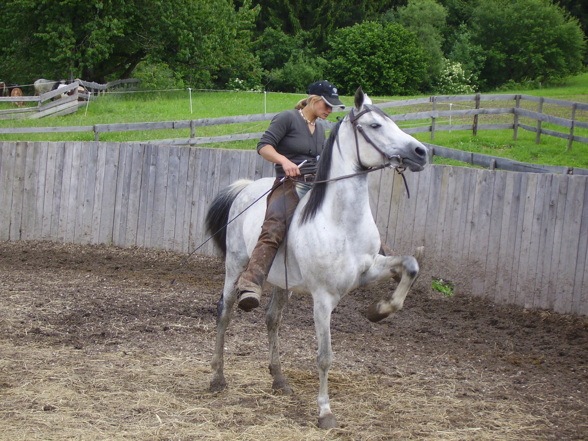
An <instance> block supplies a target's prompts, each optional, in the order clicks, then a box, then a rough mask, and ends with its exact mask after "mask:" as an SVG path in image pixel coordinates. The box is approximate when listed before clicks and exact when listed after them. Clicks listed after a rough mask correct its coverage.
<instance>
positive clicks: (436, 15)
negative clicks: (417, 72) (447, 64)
mask: <svg viewBox="0 0 588 441" xmlns="http://www.w3.org/2000/svg"><path fill="white" fill-rule="evenodd" d="M395 15H396V20H397V22H398V23H400V24H401V25H402V26H404V27H405V28H406V29H408V30H410V31H412V32H414V33H415V34H416V35H417V37H418V40H419V42H420V44H421V47H422V48H423V54H424V56H425V63H426V65H427V78H426V87H427V88H428V89H431V88H432V86H433V84H434V83H435V81H436V79H437V78H438V77H439V75H440V73H441V69H442V67H443V59H444V57H443V49H442V46H443V34H444V32H445V28H446V18H447V11H446V10H445V8H444V7H443V6H442V5H440V4H439V3H437V2H436V1H435V0H408V4H407V5H406V6H402V7H399V8H398V9H397V11H396V14H395Z"/></svg>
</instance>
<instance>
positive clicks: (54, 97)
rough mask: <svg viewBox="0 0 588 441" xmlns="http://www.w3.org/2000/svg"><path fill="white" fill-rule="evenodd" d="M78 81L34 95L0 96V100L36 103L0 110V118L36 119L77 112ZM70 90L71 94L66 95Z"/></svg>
mask: <svg viewBox="0 0 588 441" xmlns="http://www.w3.org/2000/svg"><path fill="white" fill-rule="evenodd" d="M79 85H80V84H79V83H78V82H77V81H76V82H73V83H71V84H68V85H66V86H64V87H63V88H60V89H58V90H51V91H49V92H46V93H43V94H41V95H36V96H19V97H6V98H0V102H11V103H16V102H23V103H31V102H32V103H37V105H36V106H26V105H25V106H22V107H20V106H19V107H16V108H10V109H2V110H0V119H22V118H27V119H38V118H44V117H46V116H61V115H68V114H70V113H74V112H77V110H78V98H79V95H78V87H79ZM69 92H71V93H72V94H71V95H66V94H68V93H69Z"/></svg>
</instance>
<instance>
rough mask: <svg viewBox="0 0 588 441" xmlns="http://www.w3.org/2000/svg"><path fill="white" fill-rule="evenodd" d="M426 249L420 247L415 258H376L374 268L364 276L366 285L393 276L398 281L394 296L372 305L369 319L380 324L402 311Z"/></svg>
mask: <svg viewBox="0 0 588 441" xmlns="http://www.w3.org/2000/svg"><path fill="white" fill-rule="evenodd" d="M423 253H424V248H423V247H419V248H417V251H416V253H415V256H414V257H413V256H396V257H392V256H376V260H375V262H374V265H372V268H370V270H369V271H368V273H366V274H365V275H364V277H365V282H367V283H366V284H370V283H374V282H378V281H382V280H386V279H388V278H390V277H391V276H392V277H393V278H394V279H395V280H397V281H398V286H397V287H396V289H395V290H394V292H393V293H392V295H390V296H387V297H384V298H382V299H380V300H378V301H376V302H374V303H372V304H371V305H370V307H369V308H368V311H367V318H368V320H370V321H371V322H379V321H380V320H383V319H385V318H386V317H388V316H389V315H390V314H392V313H393V312H396V311H398V310H400V309H402V306H403V305H404V300H405V299H406V296H407V294H408V291H409V290H410V288H411V287H412V284H413V283H414V281H415V280H416V278H417V276H418V274H419V264H418V260H419V259H421V258H422V255H423Z"/></svg>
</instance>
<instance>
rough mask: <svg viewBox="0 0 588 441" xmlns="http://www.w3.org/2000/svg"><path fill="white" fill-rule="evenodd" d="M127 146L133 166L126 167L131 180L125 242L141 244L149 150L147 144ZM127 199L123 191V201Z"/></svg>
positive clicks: (135, 244)
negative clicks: (144, 178)
mask: <svg viewBox="0 0 588 441" xmlns="http://www.w3.org/2000/svg"><path fill="white" fill-rule="evenodd" d="M127 148H128V149H130V150H131V167H130V168H129V167H126V170H128V173H130V181H129V191H128V204H127V205H126V211H127V222H126V229H125V230H124V244H125V246H139V239H138V238H139V234H140V227H139V225H140V220H141V213H142V212H143V208H144V207H143V206H142V202H143V194H144V193H146V192H143V191H142V189H143V188H144V187H145V185H146V184H147V182H143V176H145V174H146V172H145V169H144V167H145V165H146V162H147V159H146V156H147V154H148V152H147V148H146V146H145V145H129V146H127ZM125 199H126V198H125V197H124V193H123V201H124V200H125Z"/></svg>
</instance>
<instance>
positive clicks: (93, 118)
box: [0, 73, 588, 168]
mask: <svg viewBox="0 0 588 441" xmlns="http://www.w3.org/2000/svg"><path fill="white" fill-rule="evenodd" d="M496 93H504V94H513V93H520V94H526V95H533V96H543V97H546V98H553V99H561V100H566V101H573V102H583V103H588V73H585V74H582V75H578V76H576V77H573V78H570V79H569V80H567V81H566V82H565V83H564V84H561V85H556V86H552V87H546V88H541V89H530V90H525V89H517V90H501V91H497V92H496ZM303 97H304V95H297V94H283V93H249V92H225V91H221V92H216V91H215V92H213V91H191V92H189V91H188V90H170V91H136V92H124V91H123V92H118V93H116V92H115V93H110V94H107V95H105V96H101V97H99V99H97V100H94V101H92V102H90V103H88V105H87V107H80V108H79V110H78V112H77V113H75V114H72V115H67V116H62V117H55V118H45V119H41V120H25V119H21V120H0V128H11V127H55V126H92V125H94V124H112V123H133V122H147V121H179V120H190V119H200V118H215V117H222V116H236V115H246V114H260V113H274V112H279V111H281V110H284V109H288V108H292V107H293V106H294V104H295V103H296V102H297V101H298V100H299V99H302V98H303ZM408 98H414V97H399V96H388V97H373V98H372V99H373V101H374V102H376V103H378V102H386V101H398V100H405V99H408ZM342 101H343V102H344V104H346V105H348V106H350V105H352V103H353V98H352V97H349V96H345V97H342ZM500 104H502V103H500ZM534 104H536V103H534ZM11 105H12V104H11V103H0V109H5V108H9V107H10V106H11ZM489 105H491V106H493V107H506V106H512V102H511V103H510V104H507V103H505V104H504V106H502V105H499V103H489ZM535 107H536V105H535ZM531 109H532V110H535V108H534V107H531ZM421 110H423V109H419V108H417V107H415V108H406V107H403V108H400V109H389V111H390V112H392V111H394V112H395V113H398V112H402V113H406V112H415V111H421ZM428 110H430V106H429V107H428ZM555 112H560V113H559V114H558V116H561V117H564V118H570V112H571V111H570V109H569V108H561V107H560V108H558V109H557V110H555ZM342 115H344V113H340V112H336V113H333V114H332V115H331V117H330V118H329V119H330V120H333V121H334V120H335V119H336V117H337V116H342ZM480 118H481V119H482V118H483V117H480ZM484 118H485V117H484ZM503 118H507V121H512V115H506V116H503ZM576 118H577V119H579V120H581V121H587V122H588V112H585V111H584V112H581V111H579V112H577V114H576ZM442 123H443V121H438V124H442ZM470 123H471V122H470ZM480 123H484V121H480ZM423 124H428V123H427V122H423ZM454 124H459V122H457V121H454ZM267 125H268V122H266V121H262V122H256V123H249V124H235V125H225V126H214V127H205V128H201V129H198V131H197V136H216V135H223V134H236V133H247V132H263V131H264V130H265V128H266V127H267ZM400 126H401V127H403V128H405V127H406V126H403V125H402V124H400ZM543 128H551V129H553V130H558V131H561V132H566V130H567V129H564V128H562V127H557V126H553V127H550V126H548V125H544V126H543ZM575 133H576V134H577V135H580V136H583V137H588V130H586V129H576V131H575ZM415 136H416V137H417V138H418V139H419V140H421V141H423V142H430V143H432V144H437V145H441V146H445V147H451V148H456V149H460V150H465V151H471V152H478V153H484V154H489V155H494V156H503V157H508V158H510V159H514V160H517V161H522V162H529V163H539V164H549V165H560V166H569V167H580V168H588V145H586V144H582V143H578V142H575V143H574V144H573V146H572V149H570V150H568V148H567V147H568V143H567V141H566V140H564V139H559V138H555V137H550V136H546V135H543V136H542V137H541V142H540V143H539V144H536V142H535V134H534V133H531V132H526V131H524V130H520V131H519V136H518V139H517V140H513V132H512V130H504V131H496V130H493V131H490V130H485V131H479V132H478V134H477V136H473V135H472V134H471V133H470V132H466V131H451V132H437V133H435V137H434V139H433V140H432V139H431V136H430V134H429V133H422V134H418V135H415ZM188 137H189V131H188V130H160V131H143V132H141V131H136V132H113V133H105V134H103V135H101V138H100V140H101V141H108V142H124V141H152V140H157V139H169V138H188ZM93 139H94V138H93V133H91V132H78V133H53V134H51V133H40V134H15V135H6V134H0V141H3V140H8V141H17V140H18V141H43V140H47V141H91V140H93ZM214 146H215V147H224V148H241V149H248V148H253V147H254V146H255V142H254V141H241V142H232V143H223V144H218V145H214ZM435 162H436V163H449V164H456V165H459V164H460V163H458V162H452V161H448V160H444V159H442V158H436V159H435Z"/></svg>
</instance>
